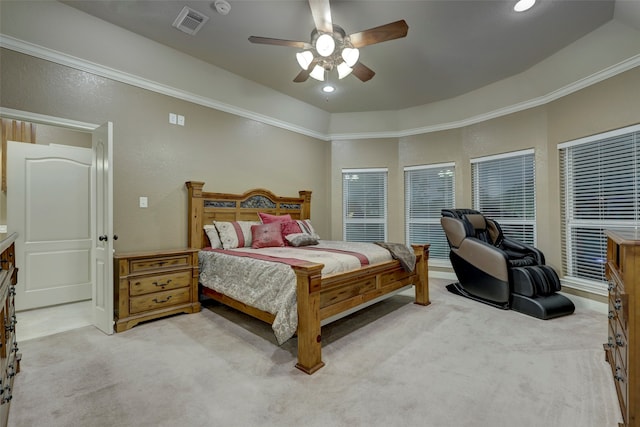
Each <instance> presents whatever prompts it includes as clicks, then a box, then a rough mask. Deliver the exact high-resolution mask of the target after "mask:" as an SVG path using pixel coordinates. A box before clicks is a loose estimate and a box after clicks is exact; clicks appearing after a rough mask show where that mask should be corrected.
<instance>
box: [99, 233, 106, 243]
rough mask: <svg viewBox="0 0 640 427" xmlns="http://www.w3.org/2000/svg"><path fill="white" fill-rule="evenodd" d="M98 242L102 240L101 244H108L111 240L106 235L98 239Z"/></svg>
mask: <svg viewBox="0 0 640 427" xmlns="http://www.w3.org/2000/svg"><path fill="white" fill-rule="evenodd" d="M98 240H100V241H101V242H106V241H107V240H109V238H108V237H107V235H106V234H104V235H102V236H100V237H98Z"/></svg>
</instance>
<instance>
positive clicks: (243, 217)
mask: <svg viewBox="0 0 640 427" xmlns="http://www.w3.org/2000/svg"><path fill="white" fill-rule="evenodd" d="M185 185H186V186H187V189H188V192H189V234H188V239H189V247H190V248H196V249H202V248H204V247H207V246H208V245H209V240H208V238H207V236H206V234H205V232H204V228H203V226H204V225H205V224H213V221H214V220H216V221H259V219H260V218H259V217H258V212H265V213H268V214H271V215H286V214H289V215H291V218H292V219H310V217H311V191H306V190H303V191H300V192H299V193H298V194H299V197H283V196H276V195H275V194H273V193H272V192H271V191H269V190H264V189H261V188H259V189H255V190H249V191H247V192H246V193H244V194H230V193H207V192H204V191H202V187H204V182H197V181H187V182H186V183H185Z"/></svg>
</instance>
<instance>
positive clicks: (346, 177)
mask: <svg viewBox="0 0 640 427" xmlns="http://www.w3.org/2000/svg"><path fill="white" fill-rule="evenodd" d="M342 197H343V200H342V206H343V224H344V229H343V239H344V240H346V241H349V242H382V241H386V240H387V169H344V170H343V171H342Z"/></svg>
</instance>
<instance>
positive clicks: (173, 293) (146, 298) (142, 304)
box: [129, 288, 191, 314]
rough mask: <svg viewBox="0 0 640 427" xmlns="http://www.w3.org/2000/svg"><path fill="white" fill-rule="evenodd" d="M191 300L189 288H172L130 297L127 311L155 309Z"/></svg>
mask: <svg viewBox="0 0 640 427" xmlns="http://www.w3.org/2000/svg"><path fill="white" fill-rule="evenodd" d="M190 300H191V291H190V288H180V289H173V290H170V291H164V292H156V293H154V294H149V295H143V296H139V297H132V298H131V299H130V300H129V312H130V313H131V314H135V313H141V312H143V311H149V310H157V309H159V308H164V307H171V306H173V305H178V304H183V303H187V302H189V301H190Z"/></svg>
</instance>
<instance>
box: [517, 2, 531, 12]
mask: <svg viewBox="0 0 640 427" xmlns="http://www.w3.org/2000/svg"><path fill="white" fill-rule="evenodd" d="M534 4H536V0H520V1H519V2H518V3H516V5H515V6H513V10H515V11H516V12H524V11H525V10H529V9H531V8H532V7H533V5H534Z"/></svg>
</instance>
